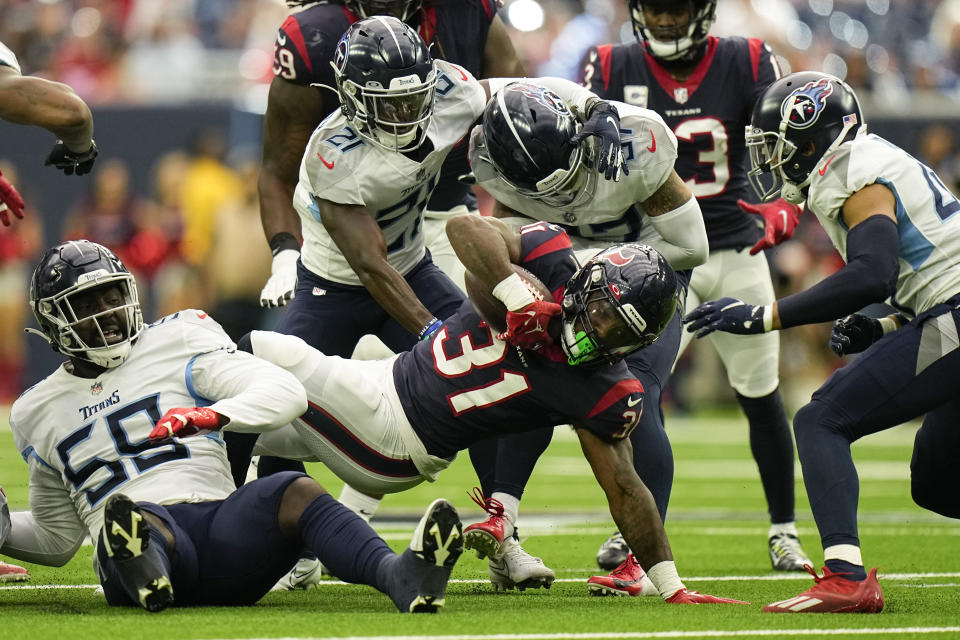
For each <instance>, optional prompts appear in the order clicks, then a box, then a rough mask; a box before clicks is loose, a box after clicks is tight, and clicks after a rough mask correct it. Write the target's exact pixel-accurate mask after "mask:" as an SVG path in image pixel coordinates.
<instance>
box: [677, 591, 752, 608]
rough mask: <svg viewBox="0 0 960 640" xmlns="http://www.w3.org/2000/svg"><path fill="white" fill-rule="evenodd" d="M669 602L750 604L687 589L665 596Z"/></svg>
mask: <svg viewBox="0 0 960 640" xmlns="http://www.w3.org/2000/svg"><path fill="white" fill-rule="evenodd" d="M667 602H669V603H670V604H750V603H749V602H744V601H743V600H734V599H733V598H719V597H717V596H711V595H708V594H706V593H700V592H699V591H690V590H689V589H680V591H677V592H676V593H674V594H673V595H672V596H670V597H669V598H667Z"/></svg>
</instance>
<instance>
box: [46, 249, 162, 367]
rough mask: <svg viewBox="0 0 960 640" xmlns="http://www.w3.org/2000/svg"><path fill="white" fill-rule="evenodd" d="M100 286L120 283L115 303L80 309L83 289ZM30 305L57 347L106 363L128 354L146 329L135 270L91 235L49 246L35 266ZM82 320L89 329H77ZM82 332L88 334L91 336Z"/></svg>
mask: <svg viewBox="0 0 960 640" xmlns="http://www.w3.org/2000/svg"><path fill="white" fill-rule="evenodd" d="M101 287H102V288H108V287H116V288H117V289H118V291H119V294H118V295H117V296H116V300H117V304H116V305H114V306H112V307H111V308H109V309H105V310H102V311H97V312H95V313H92V314H90V315H85V314H83V312H82V311H81V312H78V311H77V310H76V307H77V302H78V301H79V299H80V298H79V296H80V294H85V293H89V292H90V291H91V290H93V289H98V288H101ZM30 307H31V308H32V309H33V313H34V315H35V316H36V318H37V322H38V323H39V325H40V329H41V331H42V333H40V332H37V331H34V333H39V334H40V335H41V336H42V337H44V338H45V339H46V340H47V341H48V342H49V343H50V345H51V346H52V347H53V349H54V351H59V352H60V353H63V354H65V355H67V356H70V357H71V358H80V359H82V360H87V361H88V362H92V363H93V364H95V365H98V366H101V367H104V368H107V369H110V368H113V367H116V366H119V365H120V364H122V363H123V361H124V360H126V359H127V357H128V356H129V355H130V349H131V346H132V344H133V341H134V340H136V339H137V337H138V336H139V335H140V332H141V331H142V330H143V315H142V313H141V311H140V301H139V299H138V297H137V283H136V281H135V280H134V278H133V275H131V273H130V272H129V271H127V268H126V267H125V266H124V265H123V263H122V262H120V259H119V258H117V256H116V255H114V254H113V252H112V251H110V250H109V249H107V248H106V247H104V246H102V245H99V244H97V243H95V242H90V241H89V240H76V241H70V242H64V243H62V244H58V245H57V246H55V247H52V248H50V249H47V251H46V252H45V253H44V254H43V257H42V258H41V260H40V264H39V265H37V268H36V270H35V271H34V272H33V278H32V280H31V283H30ZM119 319H122V321H120V320H119ZM87 323H92V324H87ZM81 324H83V325H85V326H86V327H87V329H86V330H81V331H79V332H78V330H77V329H78V325H81ZM81 335H86V336H88V338H87V340H86V341H85V340H84V338H82V337H81ZM89 336H94V339H93V340H91V339H90V338H89Z"/></svg>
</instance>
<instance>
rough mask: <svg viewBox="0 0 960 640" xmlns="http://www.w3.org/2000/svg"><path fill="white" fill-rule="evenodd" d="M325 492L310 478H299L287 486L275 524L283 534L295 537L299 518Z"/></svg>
mask: <svg viewBox="0 0 960 640" xmlns="http://www.w3.org/2000/svg"><path fill="white" fill-rule="evenodd" d="M326 493H327V491H326V489H324V488H323V487H322V486H320V483H319V482H317V481H316V480H314V479H313V478H311V477H310V476H301V477H299V478H297V479H296V480H294V481H293V482H291V483H290V484H289V485H287V488H286V490H284V492H283V497H282V498H280V511H279V513H278V514H277V522H278V524H279V525H280V529H281V530H283V531H284V532H285V533H288V534H292V535H296V533H297V531H298V529H299V526H300V516H301V515H302V514H303V511H304V509H306V508H307V505H309V504H310V503H311V502H313V501H314V500H316V499H317V498H319V497H320V496H322V495H326Z"/></svg>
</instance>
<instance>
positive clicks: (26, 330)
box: [23, 327, 53, 346]
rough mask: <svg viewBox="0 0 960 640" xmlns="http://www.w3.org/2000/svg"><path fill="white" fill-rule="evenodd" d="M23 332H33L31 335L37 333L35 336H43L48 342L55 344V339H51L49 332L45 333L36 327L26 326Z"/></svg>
mask: <svg viewBox="0 0 960 640" xmlns="http://www.w3.org/2000/svg"><path fill="white" fill-rule="evenodd" d="M23 332H24V333H28V334H31V335H35V336H40V337H41V338H43V339H44V341H45V342H46V343H47V344H49V345H51V346H53V340H51V339H50V337H49V336H48V335H47V334H45V333H44V332H42V331H37V330H36V329H32V328H30V327H27V328H25V329H24V330H23Z"/></svg>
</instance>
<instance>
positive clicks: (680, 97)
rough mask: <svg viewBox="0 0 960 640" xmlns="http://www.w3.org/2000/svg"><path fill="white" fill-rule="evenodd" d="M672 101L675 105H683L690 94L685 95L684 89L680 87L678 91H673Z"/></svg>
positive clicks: (685, 89) (685, 90)
mask: <svg viewBox="0 0 960 640" xmlns="http://www.w3.org/2000/svg"><path fill="white" fill-rule="evenodd" d="M673 99H674V101H675V102H676V103H677V104H683V103H685V102H686V101H687V100H689V99H690V94H689V93H687V88H686V87H680V88H679V89H674V90H673Z"/></svg>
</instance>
